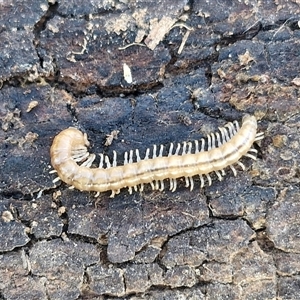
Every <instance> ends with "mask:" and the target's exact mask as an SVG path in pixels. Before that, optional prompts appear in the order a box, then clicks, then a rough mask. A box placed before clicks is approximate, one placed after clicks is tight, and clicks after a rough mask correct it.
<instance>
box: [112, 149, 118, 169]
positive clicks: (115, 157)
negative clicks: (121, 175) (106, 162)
mask: <svg viewBox="0 0 300 300" xmlns="http://www.w3.org/2000/svg"><path fill="white" fill-rule="evenodd" d="M113 154H114V156H113V163H112V166H113V167H116V166H117V152H116V151H113Z"/></svg>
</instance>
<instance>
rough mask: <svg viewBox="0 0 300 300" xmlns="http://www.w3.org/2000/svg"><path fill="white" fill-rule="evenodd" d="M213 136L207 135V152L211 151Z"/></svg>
mask: <svg viewBox="0 0 300 300" xmlns="http://www.w3.org/2000/svg"><path fill="white" fill-rule="evenodd" d="M211 148H212V147H211V136H210V134H208V135H207V151H209V150H211Z"/></svg>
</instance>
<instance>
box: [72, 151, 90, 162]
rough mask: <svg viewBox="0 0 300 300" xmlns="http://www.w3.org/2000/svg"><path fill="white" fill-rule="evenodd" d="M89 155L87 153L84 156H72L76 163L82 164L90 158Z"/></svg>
mask: <svg viewBox="0 0 300 300" xmlns="http://www.w3.org/2000/svg"><path fill="white" fill-rule="evenodd" d="M89 155H90V154H89V152H85V154H84V155H74V156H72V158H73V159H74V161H76V162H80V161H83V160H85V159H86V158H87V157H89Z"/></svg>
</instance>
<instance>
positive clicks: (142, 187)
mask: <svg viewBox="0 0 300 300" xmlns="http://www.w3.org/2000/svg"><path fill="white" fill-rule="evenodd" d="M143 190H144V184H143V183H141V184H140V192H142V191H143Z"/></svg>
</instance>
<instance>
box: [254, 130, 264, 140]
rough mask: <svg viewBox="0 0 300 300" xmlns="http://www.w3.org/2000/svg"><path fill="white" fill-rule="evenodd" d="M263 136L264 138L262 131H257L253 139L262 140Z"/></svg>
mask: <svg viewBox="0 0 300 300" xmlns="http://www.w3.org/2000/svg"><path fill="white" fill-rule="evenodd" d="M263 138H264V133H263V132H259V133H257V134H256V136H255V140H254V141H259V140H262V139H263Z"/></svg>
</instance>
